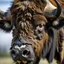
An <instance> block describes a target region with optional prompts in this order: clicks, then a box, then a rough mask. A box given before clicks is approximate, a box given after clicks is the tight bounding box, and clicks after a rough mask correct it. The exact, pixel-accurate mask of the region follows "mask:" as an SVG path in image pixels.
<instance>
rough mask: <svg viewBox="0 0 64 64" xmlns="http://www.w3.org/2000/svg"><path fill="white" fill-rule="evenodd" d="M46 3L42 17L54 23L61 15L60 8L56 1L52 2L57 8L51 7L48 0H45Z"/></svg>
mask: <svg viewBox="0 0 64 64" xmlns="http://www.w3.org/2000/svg"><path fill="white" fill-rule="evenodd" d="M46 2H47V5H46V7H45V9H44V15H45V16H46V18H47V19H48V21H54V20H55V19H57V18H58V17H59V15H60V13H61V6H60V4H59V2H58V0H54V2H55V3H56V5H57V7H55V6H54V5H52V4H51V2H50V1H49V0H46Z"/></svg>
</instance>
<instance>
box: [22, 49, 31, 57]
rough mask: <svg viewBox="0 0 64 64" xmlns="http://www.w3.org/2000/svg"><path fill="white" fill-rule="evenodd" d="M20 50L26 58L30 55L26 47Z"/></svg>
mask: <svg viewBox="0 0 64 64" xmlns="http://www.w3.org/2000/svg"><path fill="white" fill-rule="evenodd" d="M21 52H22V54H21V55H22V57H24V58H28V57H29V56H30V51H29V50H28V49H24V50H23V51H21Z"/></svg>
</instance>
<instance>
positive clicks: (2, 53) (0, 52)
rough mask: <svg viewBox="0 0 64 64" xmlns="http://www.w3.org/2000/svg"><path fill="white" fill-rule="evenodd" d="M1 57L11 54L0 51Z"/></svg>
mask: <svg viewBox="0 0 64 64" xmlns="http://www.w3.org/2000/svg"><path fill="white" fill-rule="evenodd" d="M0 57H10V54H9V53H6V52H2V51H0Z"/></svg>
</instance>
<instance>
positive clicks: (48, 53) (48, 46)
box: [42, 28, 56, 63]
mask: <svg viewBox="0 0 64 64" xmlns="http://www.w3.org/2000/svg"><path fill="white" fill-rule="evenodd" d="M48 35H49V40H48V41H46V43H45V45H44V48H43V50H42V58H46V59H47V60H48V62H49V63H50V62H52V60H53V58H54V55H55V47H56V31H55V29H54V28H49V29H48Z"/></svg>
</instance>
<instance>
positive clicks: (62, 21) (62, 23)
mask: <svg viewBox="0 0 64 64" xmlns="http://www.w3.org/2000/svg"><path fill="white" fill-rule="evenodd" d="M52 25H53V27H54V28H55V29H60V28H61V27H62V26H64V18H62V19H58V20H56V21H54V22H53V24H52Z"/></svg>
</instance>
